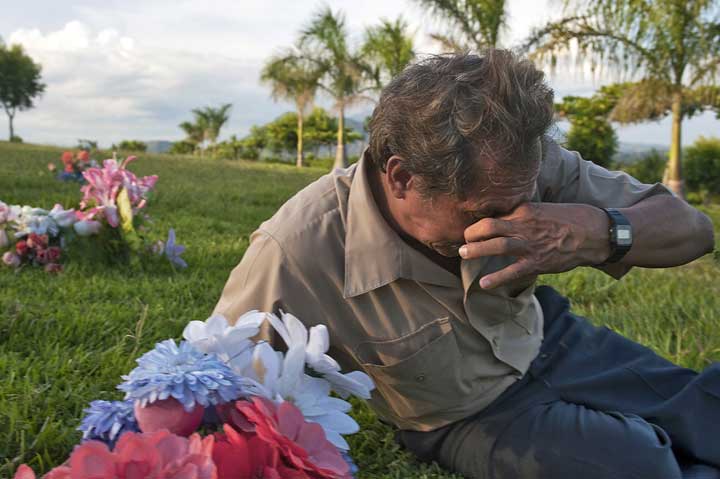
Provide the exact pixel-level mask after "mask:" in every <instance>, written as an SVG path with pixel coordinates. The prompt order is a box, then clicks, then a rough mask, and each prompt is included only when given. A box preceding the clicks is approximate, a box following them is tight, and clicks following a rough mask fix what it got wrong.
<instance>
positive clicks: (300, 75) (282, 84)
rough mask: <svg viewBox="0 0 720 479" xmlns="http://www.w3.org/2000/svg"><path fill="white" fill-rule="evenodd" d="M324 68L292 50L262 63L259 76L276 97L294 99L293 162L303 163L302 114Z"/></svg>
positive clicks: (299, 165) (313, 94) (309, 104)
mask: <svg viewBox="0 0 720 479" xmlns="http://www.w3.org/2000/svg"><path fill="white" fill-rule="evenodd" d="M322 74H323V71H322V70H321V69H320V68H319V65H318V64H317V63H315V62H313V61H311V60H309V59H308V58H307V55H302V54H301V53H296V52H294V51H292V50H290V51H287V52H283V53H280V54H279V55H277V56H274V57H272V58H270V60H269V61H268V62H267V63H266V64H265V66H264V68H263V70H262V73H261V74H260V80H261V81H262V82H264V83H268V84H270V86H271V88H272V97H273V99H275V100H278V99H285V100H291V101H293V102H294V103H295V108H296V110H297V115H296V117H297V133H296V138H297V159H296V161H295V165H296V166H297V167H298V168H300V167H302V166H303V158H304V156H303V119H304V118H303V117H304V115H305V111H306V110H307V109H308V108H309V107H310V106H311V105H312V102H313V99H314V98H315V92H316V91H317V89H318V82H319V81H320V77H321V76H322Z"/></svg>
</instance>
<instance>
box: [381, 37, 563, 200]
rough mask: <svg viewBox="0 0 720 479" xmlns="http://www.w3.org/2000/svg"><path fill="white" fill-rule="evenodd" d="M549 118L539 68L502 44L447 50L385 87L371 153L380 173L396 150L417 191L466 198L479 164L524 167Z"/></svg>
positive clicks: (549, 97)
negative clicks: (483, 48)
mask: <svg viewBox="0 0 720 479" xmlns="http://www.w3.org/2000/svg"><path fill="white" fill-rule="evenodd" d="M552 121H553V91H552V89H551V88H550V87H549V86H548V84H547V83H546V81H545V75H544V74H543V72H542V71H540V70H538V69H537V68H535V66H534V65H533V63H532V62H530V61H529V60H527V59H522V58H519V57H518V56H516V55H515V54H514V53H512V52H510V51H508V50H499V49H490V50H487V51H485V52H483V54H482V56H478V55H473V54H446V55H436V56H431V57H428V58H426V59H424V60H422V61H420V62H418V63H415V64H413V65H411V66H409V67H407V68H406V69H405V70H404V71H403V72H402V73H401V74H400V75H398V76H397V77H396V78H394V79H393V80H392V81H391V82H390V84H389V85H388V86H387V87H386V88H385V89H384V90H383V92H382V94H381V96H380V101H379V102H378V104H377V106H376V107H375V110H374V111H373V114H372V118H371V119H370V145H369V151H368V153H369V155H370V159H371V161H372V162H373V163H374V164H376V165H377V166H378V167H379V168H380V169H381V170H382V171H385V166H386V164H387V160H388V159H389V158H390V157H391V156H393V155H397V156H399V157H401V158H403V159H404V160H405V167H406V168H407V169H408V171H409V172H410V173H411V174H414V175H417V176H418V178H420V189H421V192H422V193H423V195H425V196H427V197H432V196H434V195H438V194H448V195H453V196H455V197H457V198H459V199H465V198H466V197H467V194H468V193H469V190H470V188H472V187H473V186H474V185H476V184H477V181H478V178H477V173H478V170H479V169H480V168H479V164H478V162H477V159H480V161H481V162H482V163H483V164H485V165H488V166H486V167H488V168H489V167H493V168H496V167H499V168H503V169H505V168H508V169H510V170H512V169H514V168H528V167H531V166H533V165H534V164H535V162H536V160H535V158H536V156H537V148H536V146H537V143H538V140H539V139H540V137H541V136H542V135H543V133H545V132H546V130H547V129H548V128H549V127H550V125H551V124H552Z"/></svg>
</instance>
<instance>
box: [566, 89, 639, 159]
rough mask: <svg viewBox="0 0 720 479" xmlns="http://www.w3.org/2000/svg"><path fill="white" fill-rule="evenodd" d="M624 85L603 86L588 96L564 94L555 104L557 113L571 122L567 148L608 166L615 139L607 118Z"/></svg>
mask: <svg viewBox="0 0 720 479" xmlns="http://www.w3.org/2000/svg"><path fill="white" fill-rule="evenodd" d="M625 87H626V86H625V85H622V84H621V85H611V86H607V87H603V88H601V89H600V90H599V91H598V92H597V93H596V94H595V95H593V96H591V97H578V96H566V97H564V98H563V99H562V102H560V103H558V104H556V105H555V111H556V112H557V116H558V117H559V118H563V119H567V120H568V121H569V122H570V131H569V132H568V134H567V138H566V141H565V146H566V147H567V148H568V149H570V150H576V151H579V152H580V153H581V154H582V155H583V158H585V159H586V160H590V161H592V162H593V163H596V164H598V165H601V166H604V167H609V166H610V163H611V162H612V158H613V156H614V155H615V153H616V152H617V147H618V142H617V135H616V134H615V129H614V128H613V127H612V125H611V124H610V121H609V120H608V117H609V115H610V113H611V112H612V111H613V109H614V108H615V104H616V103H617V100H618V96H619V95H620V92H622V91H623V90H624V88H625Z"/></svg>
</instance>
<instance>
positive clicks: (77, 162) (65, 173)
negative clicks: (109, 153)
mask: <svg viewBox="0 0 720 479" xmlns="http://www.w3.org/2000/svg"><path fill="white" fill-rule="evenodd" d="M60 162H61V163H62V167H63V168H62V170H61V171H58V174H57V179H58V180H61V181H77V182H80V183H83V182H84V181H85V177H84V176H83V172H84V171H85V170H87V169H88V168H96V167H97V166H98V164H97V162H96V161H95V160H91V159H90V152H89V151H87V150H80V151H78V152H77V153H73V152H72V151H64V152H63V154H62V156H61V157H60ZM48 170H50V172H51V173H54V172H55V171H57V166H56V165H55V163H48Z"/></svg>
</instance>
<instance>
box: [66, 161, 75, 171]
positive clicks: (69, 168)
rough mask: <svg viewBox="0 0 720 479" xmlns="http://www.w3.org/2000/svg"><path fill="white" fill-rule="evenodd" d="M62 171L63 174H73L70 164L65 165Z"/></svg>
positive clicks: (73, 169)
mask: <svg viewBox="0 0 720 479" xmlns="http://www.w3.org/2000/svg"><path fill="white" fill-rule="evenodd" d="M63 171H65V173H75V168H74V167H73V165H72V163H66V164H65V168H63Z"/></svg>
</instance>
